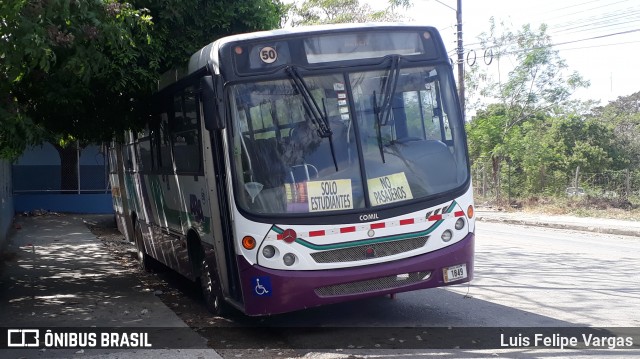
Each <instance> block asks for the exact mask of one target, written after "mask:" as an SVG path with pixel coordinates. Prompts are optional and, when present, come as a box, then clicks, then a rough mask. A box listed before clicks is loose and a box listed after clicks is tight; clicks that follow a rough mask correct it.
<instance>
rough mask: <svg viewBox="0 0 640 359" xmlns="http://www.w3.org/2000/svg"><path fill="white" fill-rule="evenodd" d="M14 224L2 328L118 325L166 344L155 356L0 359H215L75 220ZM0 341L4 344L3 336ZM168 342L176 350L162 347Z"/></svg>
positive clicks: (91, 352) (16, 353)
mask: <svg viewBox="0 0 640 359" xmlns="http://www.w3.org/2000/svg"><path fill="white" fill-rule="evenodd" d="M15 222H16V224H17V225H18V226H20V227H21V229H18V230H17V231H16V233H15V234H14V235H13V236H12V238H11V239H10V243H9V246H8V247H7V250H6V252H7V253H8V255H7V256H5V257H6V258H7V260H6V261H5V263H4V265H3V269H2V273H1V274H2V275H1V276H0V323H2V324H0V327H2V329H8V328H16V327H17V328H45V329H46V328H48V327H67V328H76V329H81V328H85V329H87V328H91V327H97V328H116V327H117V328H121V327H126V328H131V332H144V331H145V330H149V331H150V332H153V331H154V330H155V331H156V332H164V333H165V334H163V335H164V336H165V337H168V338H170V340H169V341H166V342H165V341H162V343H161V344H158V343H154V346H153V347H154V348H158V347H159V348H165V349H160V350H158V349H151V350H149V349H147V350H145V349H84V350H79V349H5V350H0V357H1V358H52V357H65V358H69V357H78V356H79V355H80V354H81V356H82V357H83V358H87V357H94V356H95V357H97V358H134V357H135V358H138V357H150V358H151V357H153V358H220V356H219V355H218V354H217V353H216V352H215V351H214V350H212V349H208V348H207V345H206V340H205V339H204V338H202V337H201V336H200V335H198V334H197V333H195V332H194V331H192V330H191V329H190V328H189V327H188V326H187V325H186V324H185V323H184V322H183V321H182V320H181V319H180V318H178V316H176V315H175V313H174V312H173V311H171V310H170V309H169V308H167V307H166V306H165V305H164V304H163V303H162V301H161V300H160V299H159V298H157V297H156V296H155V295H154V294H153V292H152V291H149V290H148V289H146V288H143V286H142V284H141V282H140V281H139V280H138V279H137V278H136V276H135V275H134V274H132V273H130V272H126V271H123V270H122V267H121V266H120V265H119V264H118V263H117V262H115V261H114V259H113V257H112V256H111V255H110V254H109V253H108V252H107V250H106V248H105V247H104V245H102V243H101V242H100V241H99V240H98V239H97V238H96V237H95V236H94V235H93V234H92V233H91V232H90V231H89V229H88V228H87V227H86V225H85V224H84V223H83V221H82V218H80V217H79V216H73V215H59V216H58V215H46V216H40V217H16V221H15ZM134 328H135V329H134ZM105 331H108V330H107V329H105ZM125 331H126V329H125ZM43 334H44V333H42V334H41V338H40V340H41V342H42V335H43ZM0 335H3V336H5V338H6V336H7V331H6V330H2V331H1V333H0ZM171 341H173V343H176V344H178V345H179V348H182V349H170V348H172V347H173V348H175V347H174V346H173V345H172V344H171ZM0 342H4V341H0ZM167 346H168V347H169V348H166V347H167Z"/></svg>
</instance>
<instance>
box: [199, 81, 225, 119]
mask: <svg viewBox="0 0 640 359" xmlns="http://www.w3.org/2000/svg"><path fill="white" fill-rule="evenodd" d="M219 83H220V80H219V78H216V79H215V81H214V78H213V76H210V75H208V76H205V77H203V78H202V79H201V80H200V90H201V91H202V92H201V95H202V96H201V98H202V112H203V115H204V127H205V128H206V129H207V130H209V131H215V130H222V129H223V128H224V127H225V123H224V116H223V115H222V114H223V112H222V108H221V105H222V104H221V101H219V97H218V96H221V93H222V86H216V85H217V84H219Z"/></svg>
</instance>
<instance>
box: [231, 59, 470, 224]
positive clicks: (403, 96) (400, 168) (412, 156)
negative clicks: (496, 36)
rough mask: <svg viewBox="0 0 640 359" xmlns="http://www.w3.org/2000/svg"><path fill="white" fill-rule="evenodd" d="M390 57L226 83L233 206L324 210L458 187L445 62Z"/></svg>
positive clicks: (462, 161) (460, 177)
mask: <svg viewBox="0 0 640 359" xmlns="http://www.w3.org/2000/svg"><path fill="white" fill-rule="evenodd" d="M396 60H397V61H399V59H396ZM396 60H393V61H391V65H390V66H389V68H387V69H380V70H373V71H364V72H363V71H360V72H351V73H344V72H339V73H334V74H322V75H305V76H302V77H301V78H302V82H299V81H298V80H296V79H294V78H292V77H291V76H290V77H285V78H282V79H278V80H270V81H261V82H250V83H241V84H236V85H233V86H232V90H231V96H232V104H233V106H232V114H233V124H234V128H233V132H232V133H233V160H234V166H233V167H234V188H235V196H236V201H237V203H238V205H239V206H240V207H241V208H242V209H244V210H246V211H248V212H250V213H256V214H269V215H289V214H292V213H313V212H323V213H331V212H339V211H347V210H358V209H365V208H371V207H377V206H382V205H397V204H401V203H404V202H407V201H414V200H419V199H426V198H430V197H435V196H438V195H441V194H443V193H444V192H447V191H450V190H453V189H456V188H458V187H460V186H461V185H463V184H464V183H465V182H466V180H467V178H468V172H467V168H468V166H467V162H466V161H467V160H466V148H465V145H464V137H463V130H464V129H463V122H462V120H461V119H460V118H459V115H458V111H457V110H455V109H456V106H458V104H457V103H456V101H455V97H454V96H453V91H454V87H453V85H452V84H451V83H450V78H449V77H448V76H446V75H445V74H447V71H448V70H449V71H450V69H448V68H447V67H446V65H443V66H442V67H439V66H435V67H434V66H422V67H408V66H406V65H405V66H400V65H398V63H397V62H394V61H396ZM389 81H393V86H389ZM300 84H302V85H300ZM305 92H306V94H305ZM309 97H311V101H310V99H309ZM314 102H315V104H317V107H316V109H315V110H314V111H319V112H320V113H319V114H316V115H314V114H313V113H314V111H310V109H309V108H308V107H309V104H310V103H314ZM381 104H384V106H381ZM380 111H384V113H385V114H384V115H382V114H380Z"/></svg>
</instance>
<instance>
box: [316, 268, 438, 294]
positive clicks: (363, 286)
mask: <svg viewBox="0 0 640 359" xmlns="http://www.w3.org/2000/svg"><path fill="white" fill-rule="evenodd" d="M430 277H431V272H429V271H425V272H414V273H407V274H404V275H403V274H399V275H392V276H388V277H382V278H375V279H368V280H363V281H359V282H351V283H343V284H336V285H329V286H326V287H320V288H316V290H315V292H316V294H317V295H318V296H319V297H334V296H340V295H350V294H361V293H370V292H377V291H380V290H385V289H392V288H399V287H403V286H406V285H410V284H415V283H418V282H421V281H425V280H427V279H429V278H430Z"/></svg>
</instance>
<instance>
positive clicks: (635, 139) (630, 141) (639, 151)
mask: <svg viewBox="0 0 640 359" xmlns="http://www.w3.org/2000/svg"><path fill="white" fill-rule="evenodd" d="M591 116H592V117H593V118H594V119H595V120H597V121H598V122H600V123H601V124H602V125H604V126H607V127H608V128H610V129H612V130H613V134H614V137H615V141H616V142H617V143H618V146H619V147H621V149H622V150H621V151H622V152H624V155H625V156H626V157H627V158H628V160H629V164H630V166H631V167H632V168H636V169H640V92H636V93H634V94H631V95H629V96H622V97H619V98H618V99H617V100H615V101H612V102H610V103H609V104H607V105H606V106H602V107H597V108H595V109H593V112H592V115H591Z"/></svg>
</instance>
